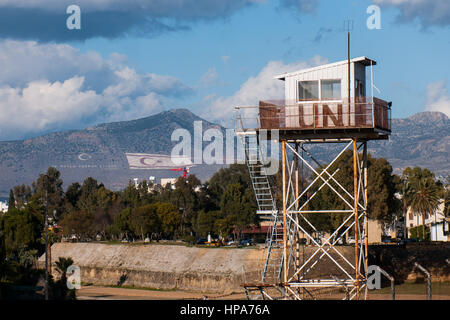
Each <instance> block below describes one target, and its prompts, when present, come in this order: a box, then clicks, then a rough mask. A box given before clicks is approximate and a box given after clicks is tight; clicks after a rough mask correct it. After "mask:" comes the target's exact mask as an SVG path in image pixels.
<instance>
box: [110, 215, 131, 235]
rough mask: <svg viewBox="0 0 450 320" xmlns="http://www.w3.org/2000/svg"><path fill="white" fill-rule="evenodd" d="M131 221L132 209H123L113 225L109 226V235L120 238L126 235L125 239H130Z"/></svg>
mask: <svg viewBox="0 0 450 320" xmlns="http://www.w3.org/2000/svg"><path fill="white" fill-rule="evenodd" d="M130 220H131V208H125V209H123V210H122V211H121V212H120V213H119V214H118V215H116V216H115V217H114V222H113V224H112V225H110V226H109V228H108V233H110V234H113V235H116V236H120V237H121V236H123V235H125V238H127V239H128V238H129V236H130V235H131V233H132V231H131V226H130Z"/></svg>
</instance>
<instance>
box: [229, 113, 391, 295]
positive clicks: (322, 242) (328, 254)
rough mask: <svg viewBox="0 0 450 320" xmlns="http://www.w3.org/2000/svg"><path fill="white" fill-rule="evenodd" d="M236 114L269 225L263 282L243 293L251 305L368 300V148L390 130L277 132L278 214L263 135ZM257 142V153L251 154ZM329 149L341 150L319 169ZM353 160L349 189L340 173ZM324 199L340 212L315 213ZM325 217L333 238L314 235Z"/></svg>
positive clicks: (260, 207) (261, 211)
mask: <svg viewBox="0 0 450 320" xmlns="http://www.w3.org/2000/svg"><path fill="white" fill-rule="evenodd" d="M260 108H261V107H260ZM237 110H238V121H237V122H236V123H237V127H236V133H237V135H238V136H240V138H241V141H242V142H243V144H244V148H245V159H246V163H247V165H248V168H249V172H250V176H251V179H252V183H253V188H254V191H255V196H256V199H257V202H258V213H259V214H261V215H265V216H266V217H267V213H268V212H270V217H271V221H272V228H271V230H272V232H271V234H270V235H269V236H268V240H267V254H266V261H265V264H264V269H263V272H262V277H261V282H253V283H245V284H243V285H242V286H243V287H244V290H245V292H246V293H247V297H249V298H256V299H299V300H301V299H320V298H327V299H330V298H331V299H358V300H359V299H368V288H367V286H366V280H367V272H368V251H367V250H368V249H367V245H368V216H367V215H368V213H367V204H368V200H367V197H368V189H367V141H369V140H372V139H386V138H387V135H388V134H389V133H390V127H389V130H377V129H376V130H374V131H373V132H372V131H370V130H369V131H370V132H360V131H356V130H355V131H354V132H352V131H346V132H345V133H344V134H343V133H342V132H337V133H335V132H332V131H330V130H327V132H326V134H306V133H305V132H298V131H295V132H293V131H292V130H280V132H279V140H278V142H279V143H280V144H281V175H282V203H281V205H280V206H279V207H277V204H276V203H275V200H274V195H273V194H272V192H271V186H270V184H269V180H268V178H267V176H266V175H265V173H264V159H263V154H262V152H261V148H260V139H262V137H261V135H260V132H261V131H262V130H258V129H256V130H255V129H252V130H247V129H245V128H244V127H243V125H242V118H241V115H240V114H239V111H240V108H237ZM259 116H260V114H259ZM372 119H374V118H372ZM373 122H374V123H375V121H373ZM373 127H374V128H375V124H374V126H373ZM374 132H375V135H374ZM263 136H264V137H265V136H266V133H265V134H264V135H263ZM252 139H253V141H254V143H253V147H249V145H252V143H251V142H250V140H252ZM268 139H269V140H270V137H269V138H268ZM325 143H327V144H333V145H334V147H335V148H330V149H333V150H337V151H336V153H335V154H334V155H333V157H332V161H331V162H329V163H328V164H327V165H325V164H323V163H320V162H319V161H318V158H319V157H318V156H316V155H314V150H316V149H317V148H314V147H315V146H317V145H319V144H325ZM252 150H253V151H254V153H253V155H252ZM346 151H347V152H346ZM255 155H256V156H255ZM349 156H350V158H351V161H352V173H351V174H352V178H353V179H352V180H353V183H352V185H351V186H350V187H349V186H348V185H345V184H344V183H343V182H342V181H339V180H338V178H337V177H338V176H339V175H336V174H337V173H338V172H339V171H340V170H342V168H340V167H338V164H342V163H345V161H344V158H345V157H347V158H348V157H349ZM348 160H350V159H348ZM304 169H306V170H308V173H310V174H311V175H310V179H309V180H308V182H307V183H306V182H305V181H306V180H305V179H303V178H302V177H303V172H304ZM299 176H302V177H299ZM259 181H261V182H259ZM263 190H264V191H263ZM325 191H326V192H328V193H333V194H334V195H335V196H336V197H337V198H338V199H339V201H340V203H339V205H336V207H330V208H323V207H322V208H321V209H320V210H316V209H314V208H311V206H310V205H311V201H312V200H313V199H314V198H315V197H317V196H318V195H319V194H320V193H321V192H325ZM269 194H270V197H269V196H268V195H269ZM265 199H270V201H268V200H267V201H266V200H265ZM324 214H329V215H333V216H334V217H336V218H335V220H336V221H338V223H336V224H335V225H337V227H335V228H334V230H332V231H331V232H329V234H328V235H326V236H323V235H322V237H320V236H319V235H321V234H322V230H320V229H319V228H318V227H317V224H316V223H315V221H316V220H317V219H315V218H317V217H318V216H320V215H324ZM280 231H281V235H282V238H281V239H280V237H279V233H280ZM350 233H351V234H352V235H353V239H352V242H353V243H352V246H341V245H340V244H341V243H345V242H346V241H348V240H349V237H348V236H349V234H350ZM304 239H306V242H307V244H304V242H303V241H304ZM302 240H303V241H302ZM353 249H354V250H353ZM271 268H272V269H271ZM269 269H271V271H275V272H274V273H275V276H270V277H269V276H268V274H269V272H268V271H269ZM255 292H256V294H254V293H255ZM252 293H253V294H252Z"/></svg>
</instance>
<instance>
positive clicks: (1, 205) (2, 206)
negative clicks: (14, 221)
mask: <svg viewBox="0 0 450 320" xmlns="http://www.w3.org/2000/svg"><path fill="white" fill-rule="evenodd" d="M7 211H8V203H7V202H6V201H5V202H3V201H0V212H7Z"/></svg>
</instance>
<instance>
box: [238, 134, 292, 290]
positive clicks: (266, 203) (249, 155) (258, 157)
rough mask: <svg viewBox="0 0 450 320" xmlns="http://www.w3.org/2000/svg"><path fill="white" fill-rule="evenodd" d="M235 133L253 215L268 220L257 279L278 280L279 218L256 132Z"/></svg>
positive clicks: (281, 256) (280, 259)
mask: <svg viewBox="0 0 450 320" xmlns="http://www.w3.org/2000/svg"><path fill="white" fill-rule="evenodd" d="M238 136H239V137H240V139H241V142H242V144H243V146H244V151H245V162H246V164H247V167H248V171H249V174H250V180H251V182H252V186H253V190H254V192H255V197H256V202H257V205H258V210H257V214H259V215H260V217H262V218H263V220H266V221H267V220H269V221H271V222H272V226H271V228H270V229H269V230H268V234H267V238H266V247H267V254H266V261H265V264H264V270H263V272H262V279H261V280H262V282H263V283H279V281H280V280H281V271H282V261H283V250H282V238H283V234H282V219H281V218H280V216H279V212H278V209H277V206H276V202H275V199H274V197H273V195H272V189H271V188H270V183H269V179H268V176H267V173H266V169H265V166H264V163H265V161H264V158H263V153H262V151H261V145H260V143H259V139H258V135H257V133H256V132H251V133H243V132H241V134H239V135H238ZM261 298H262V297H261Z"/></svg>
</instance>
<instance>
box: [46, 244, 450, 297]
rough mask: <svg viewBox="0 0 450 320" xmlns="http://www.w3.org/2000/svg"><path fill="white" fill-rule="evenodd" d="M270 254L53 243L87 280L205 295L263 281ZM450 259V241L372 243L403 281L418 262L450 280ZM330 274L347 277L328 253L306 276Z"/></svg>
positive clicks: (375, 260)
mask: <svg viewBox="0 0 450 320" xmlns="http://www.w3.org/2000/svg"><path fill="white" fill-rule="evenodd" d="M316 249H317V248H315V247H310V246H302V247H301V248H300V252H299V254H300V258H301V261H307V260H308V258H309V257H310V256H311V255H312V254H313V253H314V252H315V250H316ZM336 249H337V250H338V251H339V253H340V254H338V253H337V252H335V251H334V250H331V251H329V254H330V255H331V256H332V257H333V259H334V260H336V261H338V262H339V263H340V264H341V265H343V266H344V267H345V269H346V271H347V272H349V273H350V274H352V273H353V272H352V269H351V268H349V266H348V265H347V264H346V262H345V261H344V260H348V261H350V262H352V263H353V262H354V247H353V246H337V247H336ZM279 250H281V249H279ZM276 251H277V250H275V251H274V254H275V253H276ZM265 255H266V251H265V250H264V249H263V248H258V249H253V248H252V249H249V248H240V249H236V248H196V247H185V246H180V245H158V244H147V245H143V244H139V245H135V244H117V245H107V244H101V243H55V244H54V245H53V246H52V261H53V262H54V261H56V260H58V258H59V257H71V258H72V259H73V260H74V264H75V265H77V266H79V267H80V269H81V281H82V283H92V284H96V285H119V284H120V285H124V286H135V287H147V288H159V289H181V290H191V291H199V292H205V293H209V292H211V293H230V292H233V291H234V292H239V291H241V290H242V288H241V287H240V284H241V283H243V282H256V281H259V280H260V279H261V272H262V270H263V266H264V261H265ZM280 256H281V255H280ZM448 258H450V247H449V245H448V244H441V245H408V246H406V247H401V246H395V245H379V246H369V264H376V265H379V266H380V267H382V268H383V269H385V270H386V271H387V272H388V273H390V274H391V275H392V276H394V278H395V279H396V281H397V283H401V282H403V281H405V280H414V279H416V278H417V277H421V275H420V274H418V273H416V272H414V270H413V267H414V262H415V261H417V262H419V263H420V264H421V265H423V266H424V267H425V268H427V269H428V270H429V271H430V272H431V274H432V280H433V281H450V266H448V265H447V264H446V263H445V259H448ZM44 261H45V258H44V256H41V257H40V258H39V261H38V266H39V267H43V266H44ZM52 271H53V272H54V271H55V269H54V268H53V270H52ZM244 271H245V274H244ZM330 274H333V275H337V276H344V274H343V271H342V270H341V269H339V268H338V267H337V266H336V265H335V264H334V262H332V261H331V260H330V259H329V257H324V258H323V259H322V260H321V261H320V262H319V263H318V264H317V265H315V267H314V268H313V271H311V272H310V273H308V275H307V276H306V278H310V279H317V278H324V277H325V278H328V277H329V276H330ZM54 275H55V276H57V274H54ZM268 278H270V277H268Z"/></svg>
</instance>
